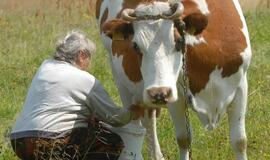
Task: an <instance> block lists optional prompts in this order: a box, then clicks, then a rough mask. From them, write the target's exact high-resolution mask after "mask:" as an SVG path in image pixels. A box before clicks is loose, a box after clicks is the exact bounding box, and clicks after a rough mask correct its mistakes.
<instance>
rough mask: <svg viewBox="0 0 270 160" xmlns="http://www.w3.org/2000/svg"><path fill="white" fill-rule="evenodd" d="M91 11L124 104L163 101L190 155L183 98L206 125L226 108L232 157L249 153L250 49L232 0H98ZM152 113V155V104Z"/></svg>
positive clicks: (155, 147)
mask: <svg viewBox="0 0 270 160" xmlns="http://www.w3.org/2000/svg"><path fill="white" fill-rule="evenodd" d="M96 18H97V21H98V24H99V27H100V35H101V39H102V41H103V44H104V46H105V48H106V49H107V50H108V52H109V59H110V62H111V68H112V73H113V76H114V80H115V82H116V85H117V87H118V89H119V92H120V97H121V100H122V103H123V105H124V106H128V105H130V104H132V103H133V102H143V103H144V105H145V106H146V107H148V108H152V107H158V108H159V107H164V106H165V107H166V106H167V108H168V110H169V113H170V115H171V118H172V120H173V124H174V128H175V134H176V139H177V143H178V147H179V150H180V156H179V157H180V159H181V160H187V159H189V146H190V143H191V139H190V138H189V132H188V129H187V128H186V126H187V125H188V123H189V122H188V119H187V117H186V116H185V114H186V107H187V105H186V102H187V101H188V102H190V103H191V105H189V106H190V107H191V108H192V110H193V111H194V112H195V113H196V114H197V115H198V117H199V119H200V121H201V123H202V125H203V126H204V127H205V128H207V129H208V130H213V129H214V128H216V127H217V124H218V122H219V121H220V119H221V118H222V117H223V115H225V113H227V114H228V123H229V129H230V142H231V145H232V148H233V150H234V152H235V155H236V159H238V160H246V159H247V154H246V149H247V137H246V132H245V112H246V106H247V93H248V83H247V70H248V66H249V64H250V60H251V55H252V53H251V46H250V40H249V35H248V29H247V25H246V22H245V19H244V16H243V13H242V10H241V7H240V5H239V2H238V0H179V1H176V0H174V1H167V0H159V1H158V0H97V4H96ZM185 79H186V80H185ZM179 84H181V85H179ZM151 113H152V115H150V120H149V119H148V120H149V121H148V122H145V121H143V122H144V123H143V125H144V126H146V128H147V127H148V128H147V130H148V131H147V133H148V134H149V135H150V136H151V139H152V140H151V139H150V140H149V143H150V144H149V147H150V154H151V156H152V159H158V160H160V159H163V157H162V153H161V150H160V146H159V143H158V140H157V135H156V128H155V125H156V121H155V120H156V119H155V110H154V111H153V112H151ZM146 119H147V118H146ZM131 123H134V124H138V125H140V123H139V122H131ZM149 128H150V129H149ZM146 137H147V136H146Z"/></svg>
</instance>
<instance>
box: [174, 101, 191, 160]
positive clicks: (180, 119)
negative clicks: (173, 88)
mask: <svg viewBox="0 0 270 160" xmlns="http://www.w3.org/2000/svg"><path fill="white" fill-rule="evenodd" d="M169 111H170V114H171V117H172V120H173V123H174V128H175V133H176V139H177V143H178V147H179V151H180V159H181V160H188V159H189V152H188V147H189V145H190V143H191V135H190V140H189V138H188V132H187V129H186V124H187V121H186V118H185V104H184V99H183V97H181V96H179V99H178V101H177V102H175V103H173V104H170V105H169ZM190 134H191V133H190Z"/></svg>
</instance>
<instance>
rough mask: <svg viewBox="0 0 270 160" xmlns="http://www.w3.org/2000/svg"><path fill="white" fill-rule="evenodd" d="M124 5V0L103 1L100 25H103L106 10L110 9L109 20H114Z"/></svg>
mask: <svg viewBox="0 0 270 160" xmlns="http://www.w3.org/2000/svg"><path fill="white" fill-rule="evenodd" d="M122 3H123V0H113V1H103V3H102V4H101V7H100V16H99V19H98V22H99V24H100V23H101V18H102V15H103V14H104V12H105V10H106V9H108V11H109V12H108V18H107V20H106V21H108V20H112V19H114V18H115V17H116V16H117V14H118V13H119V12H120V11H121V10H122Z"/></svg>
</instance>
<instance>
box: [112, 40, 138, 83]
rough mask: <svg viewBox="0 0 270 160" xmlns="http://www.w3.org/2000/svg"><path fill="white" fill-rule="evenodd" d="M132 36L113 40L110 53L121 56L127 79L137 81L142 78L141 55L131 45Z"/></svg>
mask: <svg viewBox="0 0 270 160" xmlns="http://www.w3.org/2000/svg"><path fill="white" fill-rule="evenodd" d="M131 40H132V36H129V38H128V39H126V40H121V41H117V40H113V41H112V53H113V55H114V56H118V57H119V56H123V62H122V65H123V68H124V71H125V73H126V75H127V77H128V78H129V80H131V81H133V82H135V83H137V82H140V81H141V80H142V74H141V71H140V64H141V62H140V61H141V55H140V54H139V53H138V52H136V51H135V50H134V48H133V46H132V42H131Z"/></svg>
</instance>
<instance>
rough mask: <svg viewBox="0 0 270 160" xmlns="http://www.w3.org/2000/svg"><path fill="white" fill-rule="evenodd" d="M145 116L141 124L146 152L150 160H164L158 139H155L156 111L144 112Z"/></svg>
mask: <svg viewBox="0 0 270 160" xmlns="http://www.w3.org/2000/svg"><path fill="white" fill-rule="evenodd" d="M146 112H148V113H145V116H144V118H143V120H142V124H143V126H144V127H145V128H147V130H146V136H145V138H146V143H147V150H148V154H149V156H150V159H153V160H164V158H163V154H162V153H161V149H160V145H159V141H158V137H157V128H156V117H157V116H156V115H157V112H156V109H153V110H149V111H146Z"/></svg>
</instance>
